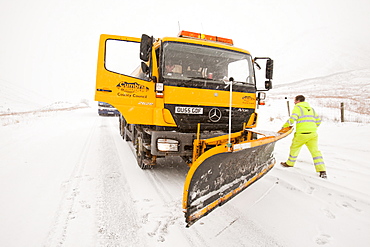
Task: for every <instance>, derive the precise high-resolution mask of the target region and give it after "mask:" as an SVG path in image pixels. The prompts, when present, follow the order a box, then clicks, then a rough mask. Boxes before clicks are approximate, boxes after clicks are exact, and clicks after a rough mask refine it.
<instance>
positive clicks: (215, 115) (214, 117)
mask: <svg viewBox="0 0 370 247" xmlns="http://www.w3.org/2000/svg"><path fill="white" fill-rule="evenodd" d="M221 116H222V114H221V111H220V109H218V108H212V109H211V110H210V111H209V113H208V117H209V120H211V121H212V122H214V123H216V122H218V121H220V119H221Z"/></svg>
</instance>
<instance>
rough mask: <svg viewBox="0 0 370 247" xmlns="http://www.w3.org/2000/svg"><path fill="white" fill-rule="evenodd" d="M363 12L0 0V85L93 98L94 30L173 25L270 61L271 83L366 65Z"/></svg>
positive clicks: (358, 3) (215, 3) (240, 4)
mask: <svg viewBox="0 0 370 247" xmlns="http://www.w3.org/2000/svg"><path fill="white" fill-rule="evenodd" d="M368 13H370V1H368V0H351V1H344V0H301V1H297V0H280V1H276V0H238V1H233V0H230V1H219V0H212V1H211V0H207V1H202V0H197V1H195V0H187V1H170V0H168V1H163V0H162V1H161V0H157V1H140V0H136V1H133V0H131V1H127V0H104V1H98V0H89V1H87V0H84V1H82V0H60V1H57V0H32V1H29V0H0V18H1V21H0V33H1V36H0V82H1V83H0V85H2V84H4V83H9V84H12V85H17V86H19V88H20V90H25V89H26V88H33V89H35V90H37V91H39V92H40V93H43V94H45V95H48V96H50V97H51V98H53V99H56V100H57V99H58V100H62V99H64V98H69V97H77V98H78V97H80V98H86V97H90V98H92V96H93V94H94V89H95V74H96V59H97V46H98V39H99V35H100V34H102V33H107V34H116V35H124V36H133V37H140V36H141V34H142V33H146V34H149V35H153V36H154V37H157V38H160V37H164V36H176V35H177V34H178V32H179V29H182V30H189V31H197V32H202V33H206V34H210V35H217V36H222V37H227V38H232V39H233V40H234V44H235V46H237V47H240V48H243V49H246V50H249V51H250V52H251V53H252V55H253V56H269V57H271V58H273V59H274V60H275V71H274V83H275V84H282V83H288V82H293V81H298V80H302V79H306V78H312V77H318V76H324V75H328V74H333V73H337V72H342V71H348V70H353V69H361V68H369V67H370V58H368V57H369V56H368V54H369V53H370V45H369V44H370V34H369V31H368V30H369V27H370V15H369V14H368Z"/></svg>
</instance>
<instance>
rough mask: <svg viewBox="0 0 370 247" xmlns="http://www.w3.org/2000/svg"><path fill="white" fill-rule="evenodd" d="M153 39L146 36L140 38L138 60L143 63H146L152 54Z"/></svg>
mask: <svg viewBox="0 0 370 247" xmlns="http://www.w3.org/2000/svg"><path fill="white" fill-rule="evenodd" d="M152 44H153V37H149V36H148V35H146V34H143V35H142V36H141V42H140V59H141V60H143V61H144V62H148V61H149V58H150V54H151V52H152Z"/></svg>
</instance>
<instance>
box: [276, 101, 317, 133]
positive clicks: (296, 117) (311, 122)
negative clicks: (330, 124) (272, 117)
mask: <svg viewBox="0 0 370 247" xmlns="http://www.w3.org/2000/svg"><path fill="white" fill-rule="evenodd" d="M294 122H296V133H309V132H316V131H317V127H319V125H320V124H321V118H320V117H319V116H318V115H317V113H316V112H315V110H314V109H313V108H311V107H310V105H309V104H308V103H307V102H299V103H297V104H296V105H295V106H294V108H293V112H292V115H290V118H289V119H288V121H287V122H286V123H285V124H284V125H283V128H285V127H288V126H291V125H293V124H294Z"/></svg>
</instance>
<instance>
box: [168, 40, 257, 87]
mask: <svg viewBox="0 0 370 247" xmlns="http://www.w3.org/2000/svg"><path fill="white" fill-rule="evenodd" d="M161 64H162V66H161V74H162V77H163V80H164V83H165V84H167V85H178V86H185V87H200V88H202V87H204V86H205V85H206V86H205V87H207V88H210V89H217V90H229V83H230V82H229V79H230V78H231V77H232V78H233V79H234V83H233V85H236V88H235V90H238V91H247V90H248V89H249V90H250V89H251V88H255V79H254V73H253V65H252V58H251V56H250V55H249V54H247V53H242V52H237V51H232V50H227V49H222V48H217V47H211V46H204V45H197V44H189V43H179V42H165V43H164V44H163V53H162V63H161Z"/></svg>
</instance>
